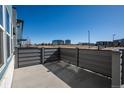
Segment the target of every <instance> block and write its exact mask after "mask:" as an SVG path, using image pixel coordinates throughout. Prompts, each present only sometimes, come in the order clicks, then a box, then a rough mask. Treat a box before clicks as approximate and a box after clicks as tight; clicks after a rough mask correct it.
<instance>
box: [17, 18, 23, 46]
mask: <svg viewBox="0 0 124 93" xmlns="http://www.w3.org/2000/svg"><path fill="white" fill-rule="evenodd" d="M23 24H24V21H23V20H20V19H17V21H16V25H17V28H16V31H17V35H16V36H17V37H16V38H17V45H18V46H22V41H24V40H25V39H23V37H22V34H23Z"/></svg>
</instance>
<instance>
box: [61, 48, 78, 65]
mask: <svg viewBox="0 0 124 93" xmlns="http://www.w3.org/2000/svg"><path fill="white" fill-rule="evenodd" d="M60 59H61V60H63V61H65V62H68V63H70V64H73V65H77V50H76V49H73V48H61V49H60Z"/></svg>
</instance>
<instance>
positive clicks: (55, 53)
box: [43, 48, 59, 63]
mask: <svg viewBox="0 0 124 93" xmlns="http://www.w3.org/2000/svg"><path fill="white" fill-rule="evenodd" d="M43 54H44V63H46V62H52V61H57V60H59V49H58V48H44V53H43Z"/></svg>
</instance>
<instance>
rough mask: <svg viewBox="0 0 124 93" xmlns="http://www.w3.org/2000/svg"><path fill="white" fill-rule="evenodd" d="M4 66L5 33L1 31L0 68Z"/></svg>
mask: <svg viewBox="0 0 124 93" xmlns="http://www.w3.org/2000/svg"><path fill="white" fill-rule="evenodd" d="M2 65H3V31H2V30H1V29H0V67H1V66H2Z"/></svg>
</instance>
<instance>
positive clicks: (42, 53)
mask: <svg viewBox="0 0 124 93" xmlns="http://www.w3.org/2000/svg"><path fill="white" fill-rule="evenodd" d="M44 52H45V51H44V47H43V48H42V63H43V64H44Z"/></svg>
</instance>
